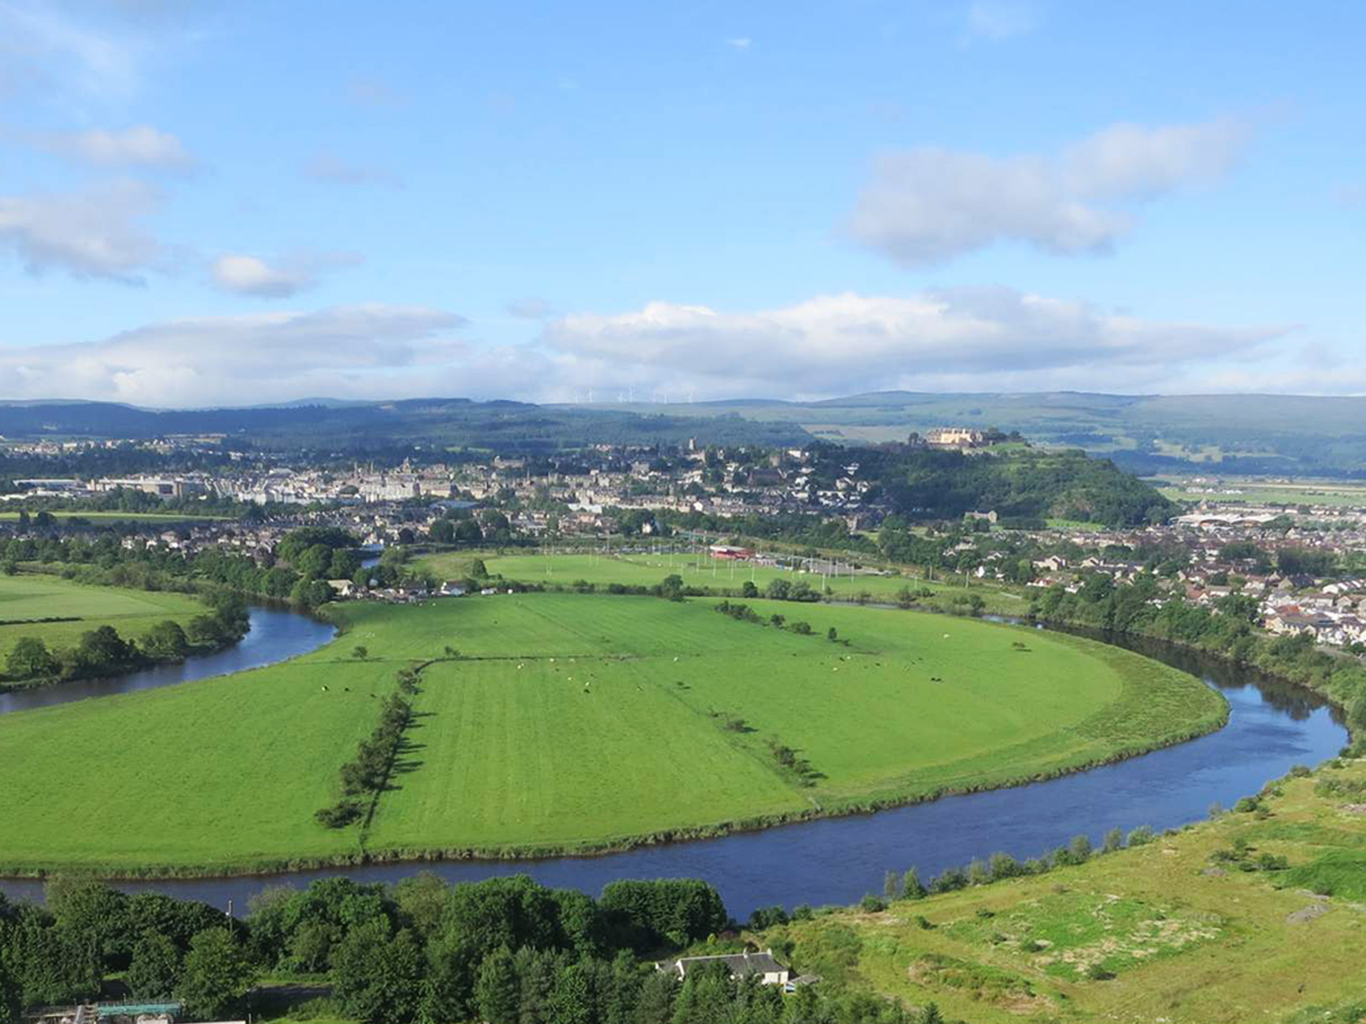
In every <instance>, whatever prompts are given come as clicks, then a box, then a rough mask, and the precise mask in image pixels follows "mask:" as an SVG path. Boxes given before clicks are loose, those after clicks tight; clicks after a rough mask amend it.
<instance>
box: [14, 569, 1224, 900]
mask: <svg viewBox="0 0 1366 1024" xmlns="http://www.w3.org/2000/svg"><path fill="white" fill-rule="evenodd" d="M715 604H716V602H715V601H713V600H710V599H694V600H690V601H687V602H683V603H676V602H670V601H664V600H659V599H654V598H641V597H625V596H603V595H569V594H564V595H561V594H529V595H520V596H508V595H498V596H495V597H486V598H464V599H459V600H453V599H447V600H443V601H435V602H431V603H429V604H427V605H425V606H405V607H393V606H382V605H349V606H344V607H341V608H338V609H337V617H338V619H339V620H340V621H341V622H342V623H343V624H344V625H345V626H346V627H347V633H346V635H345V636H343V637H342V638H341V639H340V640H338V641H336V642H334V643H332V644H330V645H329V646H327V647H325V648H323V649H321V650H319V651H317V652H315V653H313V654H311V655H307V656H305V657H302V658H299V659H296V660H294V661H291V662H288V663H285V664H283V665H278V666H273V667H271V668H267V669H261V670H257V671H253V672H247V673H243V674H241V675H239V676H234V677H230V678H224V679H217V680H207V681H202V682H197V683H189V684H184V685H180V686H175V687H170V688H166V689H163V690H158V691H154V692H147V693H139V694H132V695H128V696H123V697H113V698H107V699H104V700H101V701H97V702H96V701H90V702H83V703H80V704H75V705H67V706H63V707H57V708H50V709H43V710H38V711H31V712H23V713H20V714H15V715H11V716H5V717H3V718H0V777H3V778H5V779H6V786H5V788H4V790H3V791H0V817H3V819H4V820H5V821H6V822H7V823H10V824H11V825H12V827H7V828H6V829H5V830H4V834H3V835H2V836H0V867H2V868H3V869H4V870H5V871H6V872H8V873H16V872H24V871H36V870H41V869H51V868H57V867H75V866H81V867H93V868H98V869H100V870H105V871H109V872H116V873H121V874H144V873H187V874H188V873H223V872H230V871H249V870H252V869H257V870H260V869H265V868H279V867H283V866H286V865H291V864H293V865H300V864H306V863H309V864H327V863H341V862H345V861H348V860H351V859H355V858H359V857H363V856H368V857H419V856H427V855H434V854H446V855H469V854H472V853H477V854H482V855H488V856H511V855H529V854H534V853H552V852H569V851H590V850H605V849H614V848H622V847H626V846H630V845H632V844H634V843H637V842H641V841H648V840H653V839H660V838H678V837H684V836H702V835H711V834H719V833H720V832H723V831H726V830H728V829H731V828H735V827H757V826H760V825H763V824H769V823H775V822H779V821H788V820H795V819H799V818H803V817H809V816H813V815H816V814H830V813H840V812H845V811H853V810H860V809H867V808H872V807H877V806H885V805H890V804H897V803H905V802H910V801H915V800H922V799H928V798H932V797H934V796H936V795H939V794H942V793H947V792H962V791H970V790H976V789H984V788H989V787H993V786H1000V785H1007V784H1011V783H1016V782H1023V781H1028V780H1032V779H1037V778H1041V777H1047V776H1050V775H1055V774H1059V773H1062V772H1066V771H1071V770H1076V769H1078V768H1081V767H1084V766H1089V765H1093V764H1097V763H1103V762H1106V761H1110V760H1115V759H1117V758H1119V757H1122V756H1125V755H1128V754H1133V753H1137V752H1139V751H1142V750H1146V749H1151V748H1153V747H1155V746H1159V745H1163V744H1168V743H1172V742H1177V741H1179V740H1181V739H1185V738H1188V737H1190V736H1193V735H1198V734H1200V733H1203V732H1207V731H1209V730H1211V729H1213V728H1216V727H1217V726H1218V725H1220V724H1221V723H1222V722H1223V720H1224V717H1225V715H1226V713H1227V708H1226V705H1225V704H1224V702H1223V700H1222V698H1220V697H1219V696H1218V695H1217V694H1216V693H1214V692H1213V691H1211V690H1209V689H1208V688H1207V687H1205V686H1203V685H1202V684H1200V683H1199V682H1198V681H1197V680H1195V679H1193V678H1192V677H1190V676H1186V675H1184V674H1182V673H1179V672H1177V671H1175V670H1172V669H1168V668H1166V667H1165V666H1162V665H1160V664H1158V663H1156V662H1153V661H1150V660H1147V659H1144V658H1141V657H1139V656H1137V655H1134V654H1131V653H1129V652H1126V651H1123V650H1120V649H1118V648H1113V647H1106V646H1103V645H1100V644H1096V643H1092V642H1090V641H1086V640H1081V639H1077V638H1073V637H1066V636H1060V635H1043V634H1039V633H1034V632H1026V631H1023V630H1019V629H1015V628H1010V627H1002V626H994V625H992V624H989V623H983V622H977V621H971V620H946V619H944V618H942V617H936V616H929V615H919V614H913V613H903V612H896V611H886V610H879V609H865V608H857V607H852V606H831V605H796V604H793V603H790V602H764V601H754V602H749V604H750V606H751V607H752V609H753V610H754V611H755V612H756V613H757V614H758V615H760V616H761V618H762V619H763V620H765V621H766V620H767V619H768V617H769V616H770V615H772V614H780V615H786V616H787V617H788V623H787V624H788V626H789V627H790V626H791V624H792V623H793V622H794V621H796V620H799V619H804V620H806V621H807V622H808V623H809V624H810V626H811V628H812V635H801V634H799V633H797V632H794V631H793V630H792V629H791V628H783V629H779V628H775V627H774V626H772V625H764V624H760V623H757V622H750V621H737V620H735V619H733V618H730V617H728V616H725V615H721V614H718V613H717V611H716V610H715V608H714V605H715ZM831 628H834V629H835V631H836V635H837V638H838V642H832V641H830V640H829V639H827V635H826V634H827V632H828V630H830V629H831ZM844 641H847V643H846V642H844ZM356 647H364V648H365V649H366V650H365V657H364V659H363V660H362V659H360V658H358V657H357V656H356V653H355V648H356ZM448 648H450V650H447V649H448ZM428 659H436V660H435V661H434V663H433V664H431V665H430V666H429V667H428V668H427V669H426V670H425V671H424V672H423V674H422V683H421V686H422V691H421V692H420V693H419V694H418V695H417V696H416V697H415V698H414V704H415V709H416V712H417V720H416V722H415V727H414V728H413V729H412V730H411V731H410V733H409V736H410V738H411V739H412V740H413V742H414V743H415V747H414V748H413V749H412V750H411V751H410V752H409V753H408V754H406V755H405V758H404V763H403V764H402V765H401V766H400V768H401V770H400V771H399V772H398V773H396V775H395V777H394V780H393V786H392V788H391V790H390V791H388V792H386V793H384V794H383V795H382V796H381V798H380V800H379V801H378V806H377V813H376V814H375V817H374V819H373V821H372V822H371V823H370V825H369V828H368V830H367V832H366V833H365V834H364V836H363V837H362V835H361V833H360V831H359V830H358V829H357V828H355V827H351V828H346V829H341V830H329V829H326V828H324V827H322V826H321V825H319V824H317V823H316V822H315V821H314V818H313V813H314V811H316V810H317V809H319V808H321V807H324V806H327V805H329V804H331V803H333V802H334V801H335V800H336V798H337V795H338V794H337V791H336V786H337V782H336V779H337V771H338V768H339V767H340V765H341V763H342V762H344V761H345V760H346V759H347V757H348V756H349V755H350V752H351V751H352V750H354V749H355V747H356V744H357V743H358V742H359V741H360V740H361V739H363V738H365V737H366V736H368V735H369V733H370V731H371V729H372V728H373V726H374V722H375V719H376V716H377V714H378V703H379V701H380V700H381V699H382V698H383V697H385V696H386V695H387V694H388V693H389V692H391V691H392V689H393V685H394V684H393V680H394V676H395V674H396V673H397V671H398V670H399V669H400V668H402V667H404V666H406V665H409V664H411V663H412V662H413V661H423V660H428ZM780 748H787V750H788V751H790V752H791V754H792V757H791V758H790V759H786V760H785V759H784V758H782V757H780V756H778V755H776V754H775V750H778V749H780ZM803 762H805V767H804V766H803Z"/></svg>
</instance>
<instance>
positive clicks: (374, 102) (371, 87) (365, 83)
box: [346, 75, 408, 107]
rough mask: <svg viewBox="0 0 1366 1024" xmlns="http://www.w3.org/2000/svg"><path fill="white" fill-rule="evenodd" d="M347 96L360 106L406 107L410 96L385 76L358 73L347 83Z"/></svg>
mask: <svg viewBox="0 0 1366 1024" xmlns="http://www.w3.org/2000/svg"><path fill="white" fill-rule="evenodd" d="M346 98H347V99H349V100H350V101H351V102H352V103H353V104H355V105H356V106H358V107H404V106H407V105H408V97H407V96H405V95H404V94H403V93H401V92H399V91H398V90H397V89H395V88H394V87H393V86H392V85H390V84H389V83H388V82H387V81H385V80H384V79H383V78H380V77H378V76H376V75H358V76H357V77H355V78H352V79H351V80H350V81H349V82H347V83H346Z"/></svg>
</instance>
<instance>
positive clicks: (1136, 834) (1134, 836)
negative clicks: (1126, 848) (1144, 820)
mask: <svg viewBox="0 0 1366 1024" xmlns="http://www.w3.org/2000/svg"><path fill="white" fill-rule="evenodd" d="M1155 838H1156V836H1154V834H1153V829H1152V826H1151V825H1139V826H1138V828H1136V829H1134V830H1133V831H1132V832H1130V833H1129V840H1128V844H1129V845H1130V846H1143V845H1145V844H1147V843H1151V842H1152V841H1153V839H1155Z"/></svg>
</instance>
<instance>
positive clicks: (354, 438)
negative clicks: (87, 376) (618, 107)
mask: <svg viewBox="0 0 1366 1024" xmlns="http://www.w3.org/2000/svg"><path fill="white" fill-rule="evenodd" d="M167 434H226V435H228V436H229V437H232V438H241V439H246V440H249V441H250V442H251V443H253V444H255V445H257V446H260V447H280V448H283V447H299V446H302V447H308V448H327V449H339V450H346V451H357V452H360V451H365V450H375V449H379V448H385V447H390V446H392V445H395V444H434V445H448V446H453V447H464V448H491V449H496V450H499V451H524V452H542V451H557V450H561V449H565V448H580V447H583V446H584V445H591V444H659V443H663V444H680V443H684V442H686V441H687V440H688V439H689V438H691V437H697V439H698V440H699V442H701V443H706V444H720V445H726V444H762V445H769V446H785V445H801V444H805V443H808V442H809V441H811V439H812V438H811V435H810V434H809V433H807V431H806V430H804V429H803V428H802V427H801V426H800V425H799V424H796V423H792V422H786V423H769V422H765V421H761V420H755V419H747V418H744V417H741V416H739V415H736V414H734V413H731V414H721V415H717V416H715V417H708V418H707V420H706V421H705V422H702V421H699V420H698V419H697V418H696V417H692V416H679V415H675V414H667V413H661V412H658V411H656V410H644V411H639V412H637V411H625V410H615V409H607V408H599V407H596V406H595V407H591V408H590V407H582V408H579V407H572V406H571V407H550V406H538V405H531V404H529V403H525V402H511V401H490V402H474V401H471V400H469V399H465V398H434V399H411V400H406V401H397V402H365V403H338V402H331V401H327V400H317V401H313V402H309V403H307V404H302V403H300V404H296V403H288V404H283V405H274V406H260V407H253V408H236V409H185V410H153V409H141V408H137V407H136V406H131V405H121V404H117V403H112V402H61V401H52V402H0V435H3V436H4V437H7V438H12V439H32V438H41V437H49V438H81V437H94V438H130V439H145V438H153V437H163V436H165V435H167Z"/></svg>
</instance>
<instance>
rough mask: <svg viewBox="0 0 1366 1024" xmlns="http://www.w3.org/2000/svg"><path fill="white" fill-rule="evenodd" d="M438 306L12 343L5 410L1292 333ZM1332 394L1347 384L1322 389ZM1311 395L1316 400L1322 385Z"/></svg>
mask: <svg viewBox="0 0 1366 1024" xmlns="http://www.w3.org/2000/svg"><path fill="white" fill-rule="evenodd" d="M463 326H465V321H464V320H463V319H462V318H460V317H458V316H454V315H452V314H450V313H446V312H443V311H440V310H435V309H429V308H420V307H419V308H410V307H392V306H356V307H340V308H331V309H323V310H319V311H317V312H312V313H298V312H290V313H261V314H256V315H252V316H224V317H201V318H195V319H189V320H178V321H173V322H170V323H162V324H153V325H150V326H147V327H143V328H139V329H138V330H134V331H128V332H126V333H124V334H120V335H117V336H115V337H113V338H110V339H108V340H106V341H101V342H94V343H88V344H78V345H62V346H51V347H29V348H20V349H14V348H9V349H6V348H3V347H0V398H36V397H53V396H56V395H60V396H63V397H72V398H103V399H117V400H120V401H128V402H136V403H141V404H147V405H158V406H170V405H175V406H190V405H204V404H237V405H242V404H251V403H256V402H268V401H285V400H288V399H293V398H298V397H299V396H303V395H328V396H334V397H338V398H367V397H368V398H407V397H421V396H468V397H475V398H495V397H503V398H518V399H528V400H537V401H568V400H574V399H577V398H580V397H582V396H583V395H584V394H585V393H586V392H587V391H589V390H590V389H591V390H593V391H594V393H595V394H597V395H598V396H599V397H606V396H611V397H615V395H616V394H618V393H626V392H628V391H631V390H633V391H634V393H635V394H636V395H637V396H642V397H648V396H649V395H651V394H659V395H663V394H669V395H671V396H673V397H675V398H679V397H682V396H685V395H687V394H689V393H692V394H695V395H696V397H698V398H727V397H746V396H749V397H761V396H762V397H777V398H794V397H831V396H836V395H842V394H851V393H855V392H861V391H880V390H889V389H907V390H920V391H925V390H929V391H935V390H951V391H1018V390H1024V391H1029V390H1052V389H1074V390H1093V391H1095V390H1100V391H1105V390H1109V391H1119V392H1129V393H1133V392H1142V391H1153V392H1166V393H1171V392H1176V391H1181V390H1201V389H1209V388H1215V389H1218V390H1229V389H1228V388H1222V387H1219V382H1220V380H1221V379H1223V378H1221V376H1220V375H1221V374H1226V371H1227V367H1228V366H1229V365H1230V361H1231V360H1237V361H1238V362H1239V365H1241V366H1242V367H1244V368H1245V369H1244V371H1243V372H1245V373H1246V374H1262V375H1263V376H1270V375H1271V374H1272V373H1273V371H1274V369H1275V367H1276V365H1277V360H1279V358H1280V356H1281V355H1283V348H1284V346H1283V345H1282V344H1272V342H1277V341H1278V339H1280V338H1281V337H1282V336H1283V335H1284V334H1285V330H1284V329H1283V328H1278V327H1254V328H1219V327H1210V326H1204V325H1198V324H1182V323H1162V322H1155V321H1151V320H1144V319H1140V318H1138V317H1134V316H1128V315H1123V316H1122V315H1116V314H1113V313H1107V312H1102V311H1099V310H1096V309H1093V308H1091V307H1089V306H1086V305H1085V304H1082V303H1076V302H1066V301H1060V300H1057V299H1050V298H1045V297H1043V296H1038V295H1028V294H1021V293H1019V292H1015V291H1011V290H1009V289H1004V288H983V289H969V290H957V291H951V292H925V293H921V294H918V295H913V296H910V297H885V296H864V295H856V294H848V293H846V294H840V295H826V296H818V297H816V298H813V299H811V300H809V301H806V302H802V303H799V304H797V305H793V306H787V307H782V308H778V309H769V310H757V311H751V312H736V313H729V312H723V311H718V310H713V309H710V308H707V307H705V306H686V305H676V304H672V303H663V302H658V303H651V304H649V305H647V306H645V307H644V308H642V309H640V310H637V311H633V312H627V313H621V314H616V315H600V314H591V313H579V314H574V315H570V316H563V317H560V318H559V319H557V320H554V321H551V322H549V323H547V324H546V326H545V327H544V329H543V330H542V332H541V335H540V337H539V338H537V339H536V340H535V341H534V342H532V343H530V344H526V345H512V346H501V347H490V346H481V345H478V344H476V343H474V342H473V341H467V340H465V339H464V337H463V336H458V335H457V334H456V332H457V330H458V329H459V328H461V327H463ZM1322 376H1323V377H1324V379H1323V380H1321V381H1320V383H1319V386H1318V388H1317V390H1323V391H1334V390H1342V389H1343V388H1345V387H1347V386H1348V384H1349V383H1350V382H1349V381H1348V379H1347V378H1343V379H1342V380H1338V379H1336V374H1334V373H1325V374H1323V375H1322ZM1301 389H1302V390H1311V388H1310V387H1309V385H1308V383H1307V382H1306V383H1303V384H1302V385H1301Z"/></svg>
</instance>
